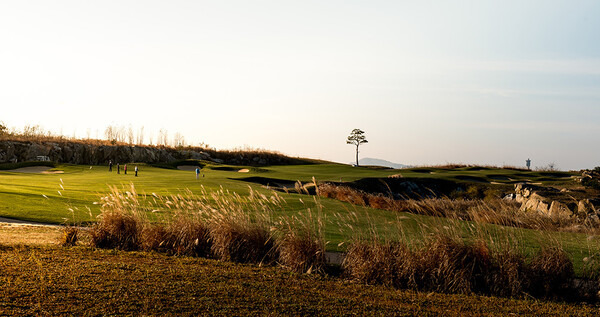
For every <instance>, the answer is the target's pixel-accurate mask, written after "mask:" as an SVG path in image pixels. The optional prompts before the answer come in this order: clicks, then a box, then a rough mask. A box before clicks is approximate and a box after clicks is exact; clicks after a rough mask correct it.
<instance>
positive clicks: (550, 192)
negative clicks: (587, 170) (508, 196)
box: [514, 183, 600, 219]
mask: <svg viewBox="0 0 600 317" xmlns="http://www.w3.org/2000/svg"><path fill="white" fill-rule="evenodd" d="M514 199H515V200H516V201H517V202H519V203H521V208H520V210H521V211H523V212H525V211H534V212H538V213H541V214H544V215H547V216H550V217H573V216H578V217H580V218H584V219H598V211H600V210H599V209H598V208H597V207H596V206H595V204H594V203H593V202H592V201H590V199H581V200H576V199H575V198H574V197H573V196H572V195H570V194H569V191H568V190H558V189H555V188H552V187H542V186H535V185H530V184H523V183H520V184H515V195H514Z"/></svg>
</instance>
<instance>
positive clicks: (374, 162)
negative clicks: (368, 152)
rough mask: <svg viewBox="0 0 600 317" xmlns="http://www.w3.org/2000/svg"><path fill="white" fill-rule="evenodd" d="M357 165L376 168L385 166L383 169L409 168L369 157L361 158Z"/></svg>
mask: <svg viewBox="0 0 600 317" xmlns="http://www.w3.org/2000/svg"><path fill="white" fill-rule="evenodd" d="M358 163H359V164H360V165H376V166H385V167H391V168H407V167H411V166H410V165H405V164H398V163H393V162H390V161H386V160H382V159H377V158H371V157H365V158H361V159H360V160H358Z"/></svg>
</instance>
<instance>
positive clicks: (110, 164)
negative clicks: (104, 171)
mask: <svg viewBox="0 0 600 317" xmlns="http://www.w3.org/2000/svg"><path fill="white" fill-rule="evenodd" d="M108 171H109V172H112V160H108Z"/></svg>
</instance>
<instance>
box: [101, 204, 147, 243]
mask: <svg viewBox="0 0 600 317" xmlns="http://www.w3.org/2000/svg"><path fill="white" fill-rule="evenodd" d="M140 228H141V223H140V221H139V219H138V218H137V217H135V216H133V215H127V214H124V213H122V212H118V211H109V212H103V213H102V214H101V215H100V220H99V221H98V222H97V223H96V224H95V225H93V226H92V228H91V229H90V237H91V244H92V245H93V246H95V247H98V248H105V249H120V250H137V249H139V247H140V231H141V230H140Z"/></svg>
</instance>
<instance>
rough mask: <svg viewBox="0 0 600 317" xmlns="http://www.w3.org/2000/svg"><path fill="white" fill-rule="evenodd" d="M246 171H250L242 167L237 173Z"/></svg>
mask: <svg viewBox="0 0 600 317" xmlns="http://www.w3.org/2000/svg"><path fill="white" fill-rule="evenodd" d="M248 172H250V170H249V169H247V168H242V169H241V170H239V171H238V173H248Z"/></svg>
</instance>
